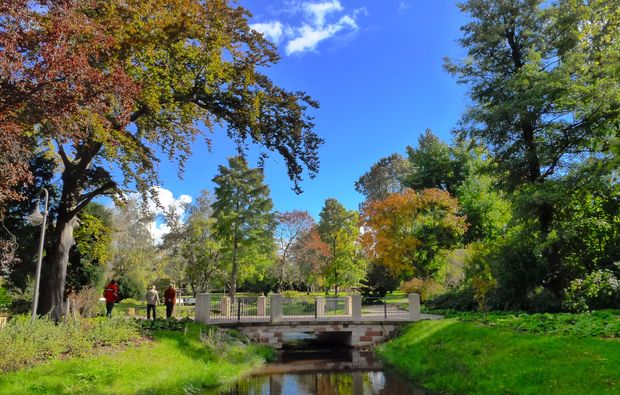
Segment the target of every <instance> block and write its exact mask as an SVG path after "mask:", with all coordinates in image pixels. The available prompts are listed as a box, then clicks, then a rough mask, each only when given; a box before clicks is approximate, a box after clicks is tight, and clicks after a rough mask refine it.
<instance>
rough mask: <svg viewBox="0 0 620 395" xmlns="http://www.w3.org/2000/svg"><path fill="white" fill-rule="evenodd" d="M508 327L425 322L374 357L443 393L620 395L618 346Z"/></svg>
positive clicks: (610, 341)
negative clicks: (378, 357) (377, 356)
mask: <svg viewBox="0 0 620 395" xmlns="http://www.w3.org/2000/svg"><path fill="white" fill-rule="evenodd" d="M616 319H617V318H616ZM510 326H511V325H508V326H499V327H498V326H490V325H487V324H483V323H481V322H478V321H468V322H464V321H459V320H457V319H446V320H440V321H423V322H419V323H416V324H413V325H410V326H408V327H407V328H406V329H405V330H404V331H403V332H402V334H401V335H400V336H399V337H398V338H396V339H394V340H392V341H390V342H388V343H386V344H385V345H383V346H381V347H380V348H379V350H378V353H379V355H380V356H381V357H382V358H383V359H384V360H385V361H386V362H387V363H388V364H389V365H391V366H392V367H394V368H395V369H396V370H398V371H399V372H401V373H403V374H405V375H407V376H408V377H410V378H411V379H412V380H413V381H414V382H416V383H418V384H419V385H422V386H423V387H425V388H428V389H431V390H435V391H438V392H442V393H450V394H463V393H468V394H469V393H476V394H496V393H510V394H512V393H515V394H516V393H518V394H543V393H544V394H594V393H596V394H606V393H607V394H612V393H616V392H617V389H618V386H619V385H620V372H619V371H618V368H617V367H618V366H620V347H618V344H619V343H618V338H615V339H603V338H600V337H594V336H589V335H584V336H581V334H583V333H580V335H579V336H557V335H549V334H545V335H542V334H536V333H527V332H531V331H530V330H529V329H526V332H522V331H517V330H514V329H512V328H510ZM534 332H535V331H534ZM616 336H617V333H616Z"/></svg>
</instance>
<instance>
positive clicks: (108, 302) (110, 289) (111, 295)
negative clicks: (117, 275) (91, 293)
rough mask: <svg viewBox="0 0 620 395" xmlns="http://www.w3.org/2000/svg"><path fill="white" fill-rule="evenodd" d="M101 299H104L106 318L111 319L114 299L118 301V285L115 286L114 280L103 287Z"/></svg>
mask: <svg viewBox="0 0 620 395" xmlns="http://www.w3.org/2000/svg"><path fill="white" fill-rule="evenodd" d="M103 297H104V298H105V310H106V316H107V317H108V318H112V309H113V308H114V303H116V299H118V285H116V280H112V281H110V284H108V285H107V286H106V287H105V289H104V290H103Z"/></svg>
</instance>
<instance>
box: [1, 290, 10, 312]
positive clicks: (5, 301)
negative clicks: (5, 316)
mask: <svg viewBox="0 0 620 395" xmlns="http://www.w3.org/2000/svg"><path fill="white" fill-rule="evenodd" d="M11 302H12V299H11V296H10V295H9V293H8V292H7V290H6V289H5V288H2V287H0V312H2V311H6V310H8V309H9V307H11Z"/></svg>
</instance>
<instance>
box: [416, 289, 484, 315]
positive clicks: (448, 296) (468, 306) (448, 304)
mask: <svg viewBox="0 0 620 395" xmlns="http://www.w3.org/2000/svg"><path fill="white" fill-rule="evenodd" d="M425 305H426V307H427V308H429V309H450V310H459V311H469V310H475V309H476V301H475V299H474V291H473V290H472V289H471V288H469V287H464V288H461V289H456V290H450V291H448V292H446V293H444V294H441V295H437V296H435V297H433V298H431V299H429V300H428V301H426V304H425Z"/></svg>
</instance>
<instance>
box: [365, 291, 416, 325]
mask: <svg viewBox="0 0 620 395" xmlns="http://www.w3.org/2000/svg"><path fill="white" fill-rule="evenodd" d="M408 317H409V300H408V299H407V298H398V299H396V298H391V297H363V298H362V319H380V318H383V319H384V320H387V319H407V318H408Z"/></svg>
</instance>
